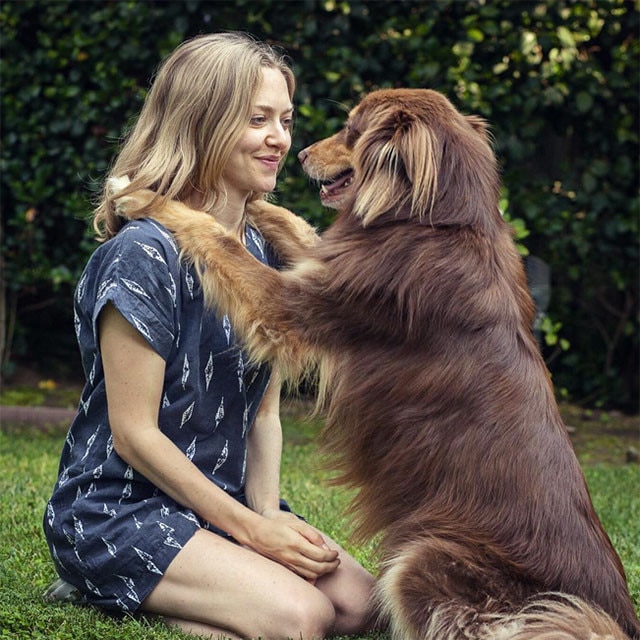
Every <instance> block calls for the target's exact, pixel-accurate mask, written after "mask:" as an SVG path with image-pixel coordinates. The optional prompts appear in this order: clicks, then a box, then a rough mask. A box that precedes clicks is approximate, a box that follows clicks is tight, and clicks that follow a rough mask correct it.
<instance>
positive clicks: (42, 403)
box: [0, 379, 640, 465]
mask: <svg viewBox="0 0 640 640" xmlns="http://www.w3.org/2000/svg"><path fill="white" fill-rule="evenodd" d="M81 390H82V388H81V386H80V385H74V384H56V383H54V382H52V381H48V380H42V379H38V380H31V381H29V383H28V384H22V385H18V384H12V385H11V386H10V387H9V388H5V389H3V391H2V395H1V396H0V405H4V406H0V427H2V428H3V429H4V430H10V429H25V428H29V427H31V428H37V429H64V430H66V429H67V428H68V426H69V424H70V423H71V420H73V417H74V415H75V408H76V407H77V404H78V400H79V398H80V393H81ZM312 409H313V402H312V401H311V400H308V399H290V398H289V399H286V400H285V401H284V402H283V403H282V413H283V417H284V418H287V419H288V420H291V421H299V420H302V421H303V424H306V425H307V427H305V428H304V429H302V431H303V432H304V435H305V436H308V435H309V433H310V432H311V431H315V430H316V427H314V426H313V423H315V420H314V421H311V424H309V423H308V420H307V419H308V418H309V416H310V414H311V412H312ZM560 413H561V414H562V417H563V419H564V421H565V424H566V425H567V428H568V430H569V434H570V438H571V442H572V443H573V446H574V448H575V450H576V453H577V455H578V458H579V459H580V462H581V463H582V464H598V463H607V464H616V465H617V464H629V463H631V464H638V463H639V461H640V416H638V415H626V414H623V413H621V412H618V411H609V412H607V411H596V410H590V409H584V408H583V407H579V406H577V405H572V404H567V403H562V404H561V405H560ZM299 428H300V427H299ZM301 435H303V434H302V433H301Z"/></svg>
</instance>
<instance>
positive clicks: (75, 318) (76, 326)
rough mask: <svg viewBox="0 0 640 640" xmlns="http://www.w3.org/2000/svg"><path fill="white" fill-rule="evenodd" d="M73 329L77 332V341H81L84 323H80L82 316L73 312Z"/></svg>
mask: <svg viewBox="0 0 640 640" xmlns="http://www.w3.org/2000/svg"><path fill="white" fill-rule="evenodd" d="M73 328H74V330H75V332H76V340H78V341H79V340H80V332H81V329H82V323H81V322H80V316H79V315H78V314H77V313H76V310H75V309H74V310H73Z"/></svg>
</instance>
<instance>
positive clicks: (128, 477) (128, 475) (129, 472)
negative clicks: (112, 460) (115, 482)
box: [124, 464, 133, 480]
mask: <svg viewBox="0 0 640 640" xmlns="http://www.w3.org/2000/svg"><path fill="white" fill-rule="evenodd" d="M124 479H125V480H133V467H132V466H131V465H130V464H128V465H127V468H126V469H125V470H124Z"/></svg>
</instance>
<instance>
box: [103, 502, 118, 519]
mask: <svg viewBox="0 0 640 640" xmlns="http://www.w3.org/2000/svg"><path fill="white" fill-rule="evenodd" d="M102 513H105V514H106V515H108V516H109V517H110V518H115V517H116V516H117V515H118V514H117V513H116V510H115V509H109V507H107V505H106V504H105V503H104V502H103V503H102Z"/></svg>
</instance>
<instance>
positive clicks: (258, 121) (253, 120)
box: [251, 116, 267, 127]
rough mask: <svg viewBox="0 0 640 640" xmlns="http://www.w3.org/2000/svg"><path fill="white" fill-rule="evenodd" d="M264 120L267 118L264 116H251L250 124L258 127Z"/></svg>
mask: <svg viewBox="0 0 640 640" xmlns="http://www.w3.org/2000/svg"><path fill="white" fill-rule="evenodd" d="M266 121H267V119H266V118H265V116H251V124H252V126H254V127H259V126H261V125H263V124H264V123H265V122H266Z"/></svg>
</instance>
